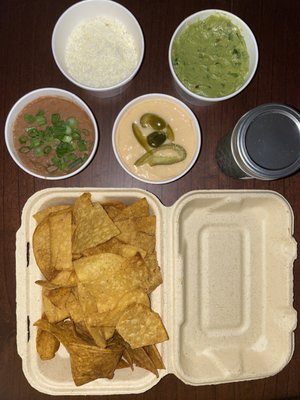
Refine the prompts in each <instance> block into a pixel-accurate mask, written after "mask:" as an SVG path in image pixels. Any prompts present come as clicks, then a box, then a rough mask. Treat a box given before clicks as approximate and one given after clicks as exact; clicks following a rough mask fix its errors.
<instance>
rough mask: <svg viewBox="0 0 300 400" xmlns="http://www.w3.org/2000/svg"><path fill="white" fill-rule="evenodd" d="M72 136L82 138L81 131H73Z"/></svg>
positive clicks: (75, 138)
mask: <svg viewBox="0 0 300 400" xmlns="http://www.w3.org/2000/svg"><path fill="white" fill-rule="evenodd" d="M72 138H73V139H74V140H78V139H81V136H80V133H79V132H78V131H73V132H72Z"/></svg>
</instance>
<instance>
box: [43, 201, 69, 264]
mask: <svg viewBox="0 0 300 400" xmlns="http://www.w3.org/2000/svg"><path fill="white" fill-rule="evenodd" d="M49 225H50V251H51V265H52V267H53V268H54V269H56V270H69V271H71V270H72V269H73V267H72V214H71V211H70V210H69V209H67V210H62V211H59V212H56V213H52V214H50V215H49Z"/></svg>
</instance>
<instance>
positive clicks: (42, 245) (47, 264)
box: [32, 219, 57, 280]
mask: <svg viewBox="0 0 300 400" xmlns="http://www.w3.org/2000/svg"><path fill="white" fill-rule="evenodd" d="M32 245H33V253H34V257H35V260H36V263H37V266H38V267H39V269H40V271H41V273H42V274H43V275H44V277H45V278H46V279H48V280H51V279H52V278H53V277H54V276H55V275H56V273H57V271H56V270H55V268H53V266H52V265H51V250H50V226H49V220H48V219H46V220H44V221H43V222H42V223H40V224H39V225H37V227H36V228H35V231H34V233H33V238H32Z"/></svg>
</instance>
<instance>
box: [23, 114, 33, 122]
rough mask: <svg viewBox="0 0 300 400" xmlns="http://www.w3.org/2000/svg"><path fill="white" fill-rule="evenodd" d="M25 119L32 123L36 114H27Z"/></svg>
mask: <svg viewBox="0 0 300 400" xmlns="http://www.w3.org/2000/svg"><path fill="white" fill-rule="evenodd" d="M24 120H25V121H26V122H28V124H32V123H33V122H34V121H35V116H34V115H31V114H25V115H24Z"/></svg>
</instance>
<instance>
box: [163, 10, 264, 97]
mask: <svg viewBox="0 0 300 400" xmlns="http://www.w3.org/2000/svg"><path fill="white" fill-rule="evenodd" d="M257 64H258V47H257V43H256V39H255V36H254V35H253V33H252V31H251V29H250V28H249V27H248V25H247V24H246V23H245V22H244V21H242V20H241V19H240V18H239V17H237V16H236V15H234V14H231V13H229V12H227V11H223V10H203V11H199V12H197V13H195V14H192V15H190V16H189V17H187V18H186V19H185V20H183V21H182V22H181V24H180V25H179V26H178V27H177V29H176V30H175V32H174V34H173V36H172V38H171V42H170V46H169V66H170V70H171V73H172V75H173V78H174V80H175V82H176V84H177V87H178V88H179V91H180V93H181V94H182V95H183V96H184V97H185V98H186V99H187V100H190V101H191V102H192V103H196V104H198V103H214V102H217V101H221V100H227V99H229V98H232V97H233V96H236V95H237V94H238V93H240V92H241V91H242V90H244V89H245V88H246V86H248V84H249V83H250V81H251V80H252V78H253V76H254V74H255V72H256V69H257Z"/></svg>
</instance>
